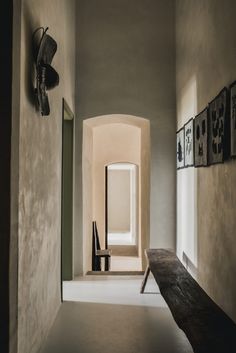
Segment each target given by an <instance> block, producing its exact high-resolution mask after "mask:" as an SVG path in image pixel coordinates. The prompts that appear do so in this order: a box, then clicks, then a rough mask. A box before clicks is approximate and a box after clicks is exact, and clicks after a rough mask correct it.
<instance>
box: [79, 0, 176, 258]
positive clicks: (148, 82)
mask: <svg viewBox="0 0 236 353" xmlns="http://www.w3.org/2000/svg"><path fill="white" fill-rule="evenodd" d="M174 8H175V1H174V0H165V1H161V0H148V1H145V2H144V1H143V0H129V1H127V0H119V1H110V0H100V1H99V2H98V1H95V0H90V1H86V0H81V1H79V2H78V6H77V14H78V22H77V33H78V36H77V70H78V71H77V77H78V79H77V93H78V95H77V112H78V116H79V118H80V119H86V118H90V117H96V116H100V115H104V114H116V113H118V114H131V115H135V116H140V117H143V118H147V119H149V120H150V124H151V220H150V226H151V234H150V237H151V246H153V247H156V246H167V247H174V246H175V176H176V174H175V33H174V23H175V19H174V13H175V10H174ZM78 130H79V131H81V127H79V128H78ZM78 148H79V146H78ZM80 148H81V147H80ZM79 168H81V166H78V171H79ZM80 170H81V169H80ZM84 197H86V195H84ZM77 206H78V214H81V209H82V199H81V200H80V201H79V200H78V203H77ZM79 212H80V213H79ZM81 237H82V231H81V234H80V238H81ZM80 253H81V251H80V250H79V249H78V252H77V254H80ZM77 258H81V256H80V255H77Z"/></svg>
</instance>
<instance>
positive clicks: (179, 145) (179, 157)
mask: <svg viewBox="0 0 236 353" xmlns="http://www.w3.org/2000/svg"><path fill="white" fill-rule="evenodd" d="M176 167H177V170H179V169H183V168H184V127H182V128H181V129H179V130H178V131H177V132H176Z"/></svg>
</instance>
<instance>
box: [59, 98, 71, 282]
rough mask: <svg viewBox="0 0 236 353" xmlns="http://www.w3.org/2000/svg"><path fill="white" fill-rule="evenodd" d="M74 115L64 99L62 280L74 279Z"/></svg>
mask: <svg viewBox="0 0 236 353" xmlns="http://www.w3.org/2000/svg"><path fill="white" fill-rule="evenodd" d="M73 152H74V115H73V113H72V111H71V109H70V108H69V106H68V104H67V103H66V101H65V99H63V104H62V205H61V212H62V215H61V243H62V254H61V255H62V264H61V266H62V269H61V270H62V281H63V280H72V279H73V182H74V178H73V164H74V163H73V160H74V153H73Z"/></svg>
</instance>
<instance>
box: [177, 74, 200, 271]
mask: <svg viewBox="0 0 236 353" xmlns="http://www.w3.org/2000/svg"><path fill="white" fill-rule="evenodd" d="M177 96H178V99H177V102H179V103H178V105H177V128H178V129H179V128H180V127H182V126H183V125H184V124H185V123H186V122H187V121H188V120H189V119H190V118H193V117H194V116H195V115H196V114H197V81H196V76H195V75H194V76H192V77H191V79H190V80H189V81H188V82H187V84H186V85H185V86H184V88H183V89H182V90H180V91H179V92H177ZM184 253H185V254H186V255H187V257H188V258H189V260H190V261H191V263H192V264H193V265H194V266H196V267H197V169H195V168H194V167H190V168H185V169H182V170H179V171H178V172H177V254H178V256H179V258H180V260H181V261H184V262H185V260H184V258H183V254H184ZM185 258H186V257H185ZM189 270H190V271H191V269H189Z"/></svg>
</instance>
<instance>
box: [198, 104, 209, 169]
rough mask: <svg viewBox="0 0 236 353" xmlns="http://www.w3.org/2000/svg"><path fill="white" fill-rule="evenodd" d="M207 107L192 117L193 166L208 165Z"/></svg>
mask: <svg viewBox="0 0 236 353" xmlns="http://www.w3.org/2000/svg"><path fill="white" fill-rule="evenodd" d="M208 123H209V122H208V107H206V108H205V109H203V110H202V111H201V112H200V113H199V114H197V115H196V116H195V119H194V166H195V167H196V168H198V167H207V166H208Z"/></svg>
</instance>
